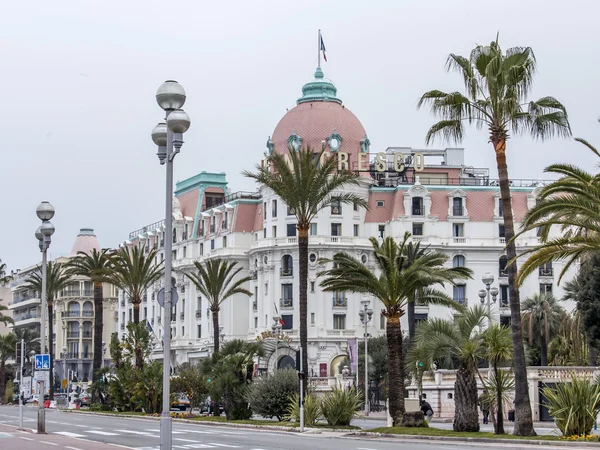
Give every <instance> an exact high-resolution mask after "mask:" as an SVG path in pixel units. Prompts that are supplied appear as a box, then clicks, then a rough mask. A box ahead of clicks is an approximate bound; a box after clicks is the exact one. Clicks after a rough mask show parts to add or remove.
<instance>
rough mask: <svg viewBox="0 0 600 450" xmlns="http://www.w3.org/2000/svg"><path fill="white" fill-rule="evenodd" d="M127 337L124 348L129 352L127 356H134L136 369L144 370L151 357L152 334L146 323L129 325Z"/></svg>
mask: <svg viewBox="0 0 600 450" xmlns="http://www.w3.org/2000/svg"><path fill="white" fill-rule="evenodd" d="M127 332H128V333H127V336H126V337H125V338H124V340H123V343H122V346H123V349H124V350H126V351H127V354H126V355H125V356H129V357H131V356H133V359H134V361H135V367H136V369H140V370H141V369H143V368H144V362H145V361H146V359H147V358H148V357H149V356H150V352H151V346H150V333H149V332H148V327H147V326H146V324H145V323H138V322H133V323H128V324H127Z"/></svg>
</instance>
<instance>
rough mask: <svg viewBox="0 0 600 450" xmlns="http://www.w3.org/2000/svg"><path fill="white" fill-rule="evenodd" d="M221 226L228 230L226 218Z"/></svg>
mask: <svg viewBox="0 0 600 450" xmlns="http://www.w3.org/2000/svg"><path fill="white" fill-rule="evenodd" d="M221 228H222V229H223V230H226V229H227V221H225V220H224V221H223V222H221Z"/></svg>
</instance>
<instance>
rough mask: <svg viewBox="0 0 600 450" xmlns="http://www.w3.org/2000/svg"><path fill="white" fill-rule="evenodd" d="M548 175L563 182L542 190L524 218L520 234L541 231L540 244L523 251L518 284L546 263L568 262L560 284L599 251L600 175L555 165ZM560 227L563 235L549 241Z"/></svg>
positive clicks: (570, 165) (597, 152)
mask: <svg viewBox="0 0 600 450" xmlns="http://www.w3.org/2000/svg"><path fill="white" fill-rule="evenodd" d="M575 140H576V141H578V142H581V143H582V144H583V145H585V146H586V147H587V148H588V149H589V150H590V151H591V152H592V153H594V154H595V155H596V156H598V157H600V151H598V150H597V149H596V148H594V147H593V146H592V145H591V144H590V143H588V142H587V141H585V140H583V139H581V138H577V139H575ZM545 172H549V173H553V174H556V175H559V176H560V178H559V179H558V180H556V181H554V182H552V183H550V184H548V185H546V186H544V187H543V188H541V190H540V192H539V194H538V196H537V204H536V205H535V206H534V207H533V208H532V209H531V210H529V212H528V213H527V214H526V215H525V218H524V219H523V223H522V231H521V233H525V232H527V231H529V230H534V229H537V230H539V236H540V241H541V243H540V244H539V245H537V246H535V247H534V248H532V249H529V250H527V251H524V252H523V253H522V254H521V255H520V256H523V255H528V258H527V260H526V261H525V262H524V263H523V265H522V267H521V270H520V271H519V274H518V277H517V282H518V283H522V282H523V281H524V280H525V278H527V276H528V275H530V274H531V273H532V272H533V271H534V270H537V268H538V267H539V266H540V265H542V264H545V263H547V262H551V261H556V260H566V262H565V264H564V267H563V269H562V271H561V273H560V276H559V282H560V280H561V279H562V277H563V276H564V275H565V273H566V272H567V270H568V269H569V268H570V267H571V266H572V265H573V264H575V263H577V262H579V261H582V260H585V259H587V258H589V257H591V256H594V255H595V254H596V253H598V252H599V251H600V174H592V173H589V172H586V171H585V170H583V169H580V168H579V167H577V166H574V165H572V164H553V165H551V166H548V167H546V169H545ZM552 227H557V228H558V229H559V230H560V235H559V237H557V238H550V230H551V229H552Z"/></svg>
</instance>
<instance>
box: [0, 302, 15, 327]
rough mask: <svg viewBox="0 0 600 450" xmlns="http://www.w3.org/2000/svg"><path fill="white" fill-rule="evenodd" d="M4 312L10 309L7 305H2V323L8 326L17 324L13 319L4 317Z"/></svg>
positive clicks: (0, 319)
mask: <svg viewBox="0 0 600 450" xmlns="http://www.w3.org/2000/svg"><path fill="white" fill-rule="evenodd" d="M4 311H8V307H7V306H5V305H0V323H3V324H5V325H6V324H8V323H15V321H14V320H13V318H12V317H8V316H5V315H4Z"/></svg>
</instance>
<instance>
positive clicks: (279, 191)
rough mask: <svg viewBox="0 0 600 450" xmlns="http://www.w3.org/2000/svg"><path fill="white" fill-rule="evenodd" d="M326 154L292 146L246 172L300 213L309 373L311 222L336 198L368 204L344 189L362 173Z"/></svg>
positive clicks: (301, 303) (304, 334)
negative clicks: (345, 167) (342, 167)
mask: <svg viewBox="0 0 600 450" xmlns="http://www.w3.org/2000/svg"><path fill="white" fill-rule="evenodd" d="M322 156H323V152H322V151H321V152H313V151H312V150H311V149H310V148H307V149H301V150H300V151H297V152H296V151H291V150H290V152H289V153H288V154H286V155H283V154H279V153H273V154H272V155H270V156H269V158H268V160H267V162H268V164H265V165H264V166H260V165H257V166H256V170H257V172H256V173H251V172H248V171H244V172H243V173H244V175H245V176H247V177H250V178H253V179H255V180H256V181H257V182H259V183H260V184H262V185H264V186H265V187H267V188H269V189H270V190H272V191H273V192H274V193H275V194H276V195H278V196H279V197H280V198H281V200H282V201H283V202H285V204H286V205H287V206H288V208H290V211H293V213H294V214H295V216H296V228H297V229H298V253H299V266H300V293H299V295H300V299H299V306H300V346H301V347H302V367H303V368H304V370H305V372H306V373H308V370H307V368H308V328H307V326H308V323H307V314H308V303H307V302H308V233H309V231H310V223H311V222H312V220H313V219H314V218H315V217H316V216H317V214H318V213H319V211H321V210H323V209H324V208H327V207H329V206H331V205H332V203H334V202H335V203H338V202H339V204H342V203H347V204H349V203H354V204H356V205H358V206H362V207H364V208H367V202H366V201H365V200H364V199H363V198H362V197H360V196H358V195H356V194H353V193H351V192H347V191H344V189H346V188H348V187H349V186H353V185H358V184H359V178H360V175H359V174H358V173H357V172H350V171H338V170H337V160H336V158H327V159H324V160H323V158H322ZM288 157H289V158H288ZM322 160H323V161H322ZM288 161H289V163H288ZM306 380H307V377H306V376H304V377H303V382H304V384H305V387H306ZM305 392H306V389H305Z"/></svg>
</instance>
